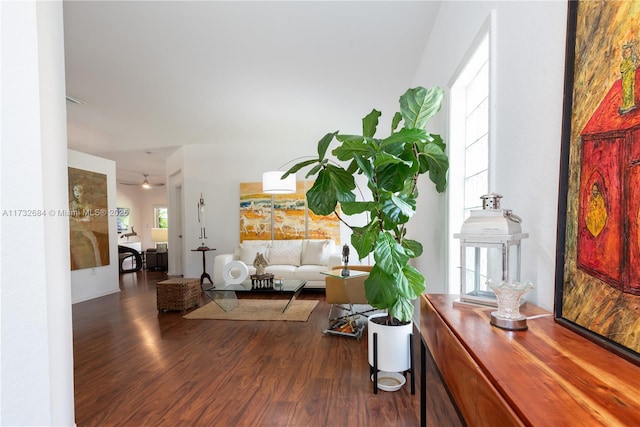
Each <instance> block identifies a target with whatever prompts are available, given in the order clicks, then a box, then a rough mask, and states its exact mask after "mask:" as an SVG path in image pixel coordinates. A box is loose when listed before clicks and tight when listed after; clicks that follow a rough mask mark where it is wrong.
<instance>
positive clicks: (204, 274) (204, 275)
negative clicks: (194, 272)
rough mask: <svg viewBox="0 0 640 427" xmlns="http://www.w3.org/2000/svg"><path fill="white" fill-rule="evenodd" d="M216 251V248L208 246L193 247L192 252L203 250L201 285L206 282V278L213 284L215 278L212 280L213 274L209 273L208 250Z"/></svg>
mask: <svg viewBox="0 0 640 427" xmlns="http://www.w3.org/2000/svg"><path fill="white" fill-rule="evenodd" d="M209 251H215V249H214V248H208V247H206V246H203V247H200V248H198V249H191V252H202V274H201V275H200V287H202V284H203V283H204V279H209V283H211V284H212V285H213V280H211V276H209V273H207V252H209Z"/></svg>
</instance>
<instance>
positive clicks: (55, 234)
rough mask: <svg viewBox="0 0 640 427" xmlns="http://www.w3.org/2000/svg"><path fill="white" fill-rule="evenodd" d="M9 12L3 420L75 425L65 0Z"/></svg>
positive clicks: (0, 197) (1, 297) (2, 9)
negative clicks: (64, 35)
mask: <svg viewBox="0 0 640 427" xmlns="http://www.w3.org/2000/svg"><path fill="white" fill-rule="evenodd" d="M0 20H1V24H0V28H1V29H2V36H1V38H2V51H1V60H0V62H1V63H2V81H1V84H2V86H1V90H0V91H1V93H2V97H1V101H2V126H0V130H1V137H2V144H1V146H0V150H1V151H0V161H1V163H0V164H1V166H0V183H1V186H2V191H0V204H1V211H2V213H3V215H2V217H1V221H2V227H1V228H0V255H1V256H0V271H1V274H0V282H1V283H0V330H1V334H0V338H1V340H2V344H1V345H0V378H1V381H0V388H1V390H0V425H3V426H16V425H21V426H44V425H47V426H51V425H55V426H72V425H74V416H73V340H72V326H71V287H70V273H69V268H70V263H69V220H68V218H67V217H66V216H64V215H58V214H57V213H58V212H60V211H64V210H66V209H68V201H67V143H66V116H65V114H66V108H65V78H64V45H63V32H62V30H63V26H62V3H61V2H36V1H21V2H4V1H3V2H0ZM38 212H39V213H38ZM43 212H44V213H46V215H45V214H43Z"/></svg>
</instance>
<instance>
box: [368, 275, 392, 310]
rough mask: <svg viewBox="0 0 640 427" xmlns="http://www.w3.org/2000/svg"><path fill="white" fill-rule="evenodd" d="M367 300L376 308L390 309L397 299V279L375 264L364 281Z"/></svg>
mask: <svg viewBox="0 0 640 427" xmlns="http://www.w3.org/2000/svg"><path fill="white" fill-rule="evenodd" d="M364 287H365V295H366V297H367V301H368V302H369V304H371V305H372V306H373V307H375V308H382V309H388V308H390V307H392V306H393V305H394V304H395V302H396V299H397V293H396V289H395V288H396V285H395V279H394V278H393V276H392V275H390V274H388V273H387V272H385V271H384V270H382V269H381V268H380V267H379V266H377V265H374V266H373V268H372V269H371V271H370V272H369V277H367V279H366V280H365V281H364Z"/></svg>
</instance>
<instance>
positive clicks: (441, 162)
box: [419, 143, 449, 193]
mask: <svg viewBox="0 0 640 427" xmlns="http://www.w3.org/2000/svg"><path fill="white" fill-rule="evenodd" d="M419 155H420V166H421V172H425V171H427V170H428V171H429V179H430V180H431V181H432V182H433V183H434V184H435V185H436V190H437V191H438V192H439V193H442V192H443V191H444V190H445V189H446V188H447V170H448V169H449V159H448V158H447V155H446V154H445V153H444V151H442V148H440V145H439V144H437V143H428V144H425V146H424V147H423V149H422V151H421V152H420V154H419Z"/></svg>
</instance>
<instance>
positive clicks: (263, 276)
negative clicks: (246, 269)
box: [251, 252, 274, 289]
mask: <svg viewBox="0 0 640 427" xmlns="http://www.w3.org/2000/svg"><path fill="white" fill-rule="evenodd" d="M268 265H269V263H268V262H267V259H266V258H265V257H264V255H263V254H262V253H260V252H257V253H256V257H255V259H254V260H253V266H254V267H255V268H256V274H252V275H251V286H252V288H253V289H267V288H273V277H274V276H273V274H271V273H265V271H264V269H265V268H266V267H267V266H268Z"/></svg>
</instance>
